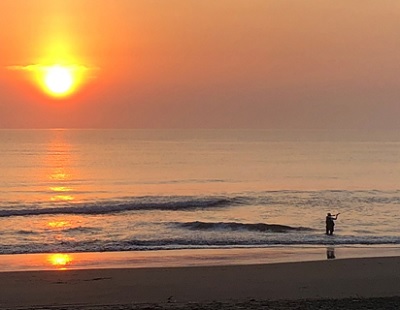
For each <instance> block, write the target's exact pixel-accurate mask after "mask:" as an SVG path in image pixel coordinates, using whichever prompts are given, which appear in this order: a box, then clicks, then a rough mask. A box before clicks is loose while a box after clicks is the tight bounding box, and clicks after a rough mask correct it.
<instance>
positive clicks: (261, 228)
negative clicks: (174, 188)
mask: <svg viewBox="0 0 400 310" xmlns="http://www.w3.org/2000/svg"><path fill="white" fill-rule="evenodd" d="M174 225H175V226H177V227H181V228H187V229H190V230H247V231H256V232H277V233H282V232H289V231H311V230H313V229H312V228H307V227H292V226H287V225H279V224H265V223H255V224H245V223H237V222H217V223H210V222H199V221H195V222H187V223H174Z"/></svg>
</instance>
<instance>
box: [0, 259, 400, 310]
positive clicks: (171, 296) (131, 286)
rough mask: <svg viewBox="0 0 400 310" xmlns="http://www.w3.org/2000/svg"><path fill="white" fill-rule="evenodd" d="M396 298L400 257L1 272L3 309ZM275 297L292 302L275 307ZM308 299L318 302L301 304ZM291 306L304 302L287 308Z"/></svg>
mask: <svg viewBox="0 0 400 310" xmlns="http://www.w3.org/2000/svg"><path fill="white" fill-rule="evenodd" d="M390 296H400V257H386V258H362V259H343V260H326V261H316V262H301V263H282V264H267V265H241V266H215V267H182V268H147V269H146V268H141V269H92V270H65V271H24V272H3V273H0V307H1V308H2V309H5V308H13V309H16V308H29V309H35V308H36V309H47V308H49V307H51V309H54V308H57V307H58V308H59V307H60V306H61V305H64V306H65V309H80V308H82V309H83V308H85V309H89V308H90V309H162V308H165V309H219V308H220V309H229V308H238V307H239V308H241V309H263V308H264V309H265V308H266V307H269V306H268V304H269V303H272V305H275V306H272V309H312V305H317V303H318V302H322V303H324V302H327V307H322V306H318V307H317V308H320V309H345V308H351V307H349V306H348V305H347V306H344V308H335V307H333V306H332V303H331V302H329V301H316V300H318V299H342V301H341V302H342V303H343V302H345V303H346V302H354V301H356V300H358V298H376V297H390ZM345 298H352V299H345ZM305 299H313V300H314V301H305ZM274 300H285V301H279V302H275V304H274ZM300 300H302V301H300ZM307 302H311V303H312V305H308V306H304V308H302V307H300V306H299V305H301V304H302V303H303V304H304V303H307ZM367 302H368V303H369V302H372V303H373V304H375V305H378V304H377V303H379V302H380V303H382V304H383V305H384V306H383V308H381V309H395V308H400V307H399V302H400V299H399V298H386V299H380V298H377V299H369V300H368V301H367ZM149 303H151V304H152V305H148V304H149ZM154 303H159V305H154ZM199 303H200V305H199ZM291 303H292V304H293V303H295V305H296V307H290V306H287V307H286V306H285V307H283V308H279V307H280V306H279V305H282V304H284V305H290V304H291ZM338 304H340V302H339V303H338V302H336V305H338ZM104 305H108V306H104ZM113 305H114V306H113ZM233 305H235V306H233ZM391 305H392V306H393V308H391ZM88 306H90V307H88ZM328 306H329V307H328ZM358 306H360V304H358ZM332 307H333V308H332ZM362 307H364V306H361V307H360V309H361V308H362ZM372 307H374V306H372ZM317 308H315V309H317ZM374 308H376V309H379V306H376V307H374ZM352 309H353V308H352ZM354 309H358V308H357V307H356V308H354Z"/></svg>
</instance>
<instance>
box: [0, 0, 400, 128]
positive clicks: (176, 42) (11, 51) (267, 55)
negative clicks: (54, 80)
mask: <svg viewBox="0 0 400 310" xmlns="http://www.w3.org/2000/svg"><path fill="white" fill-rule="evenodd" d="M0 12H1V13H0V16H1V18H0V128H260V129H264V128H265V129H367V130H384V129H400V122H399V121H398V115H399V114H400V113H399V112H400V104H399V98H400V35H399V30H400V2H399V1H397V0H380V1H376V0H335V1H320V0H303V1H299V0H251V1H249V0H202V1H195V0H193V1H192V0H168V1H164V0H158V1H157V0H137V1H136V0H85V1H81V0H69V1H62V0H35V1H33V0H2V1H0ZM54 65H59V66H63V67H65V68H68V70H70V71H71V72H72V71H73V72H74V73H73V75H72V78H73V83H74V84H73V85H74V86H73V88H71V89H70V90H69V93H67V94H66V95H62V96H53V95H51V93H50V92H49V89H48V88H49V86H48V85H47V84H46V82H45V79H46V76H45V73H44V72H47V71H46V70H48V68H50V67H51V66H54ZM71 68H72V69H71ZM46 85H47V86H46Z"/></svg>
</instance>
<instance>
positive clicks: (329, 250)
mask: <svg viewBox="0 0 400 310" xmlns="http://www.w3.org/2000/svg"><path fill="white" fill-rule="evenodd" d="M326 258H327V259H334V258H336V256H335V248H326Z"/></svg>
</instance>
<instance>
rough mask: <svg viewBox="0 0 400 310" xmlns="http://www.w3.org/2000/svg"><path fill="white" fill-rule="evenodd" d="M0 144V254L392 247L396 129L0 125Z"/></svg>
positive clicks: (399, 170) (398, 167)
mask: <svg viewBox="0 0 400 310" xmlns="http://www.w3.org/2000/svg"><path fill="white" fill-rule="evenodd" d="M0 149H1V161H0V173H1V174H0V175H1V179H0V235H1V238H0V253H3V254H16V253H45V252H89V251H128V250H131V251H132V250H135V251H138V250H161V249H192V248H231V247H237V248H239V247H253V248H257V247H271V246H325V245H345V246H357V245H364V246H368V245H378V246H381V245H398V244H400V230H399V229H398V223H399V221H400V212H399V211H400V210H399V206H400V187H399V184H400V156H399V155H400V133H398V132H381V133H374V134H372V133H365V132H364V133H360V132H352V131H347V132H346V131H340V132H322V131H301V132H288V131H254V130H165V131H158V130H30V131H25V130H0ZM327 212H334V213H336V212H341V215H340V216H339V220H338V221H337V225H336V235H335V236H333V237H329V236H325V235H324V217H325V215H326V213H327Z"/></svg>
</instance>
